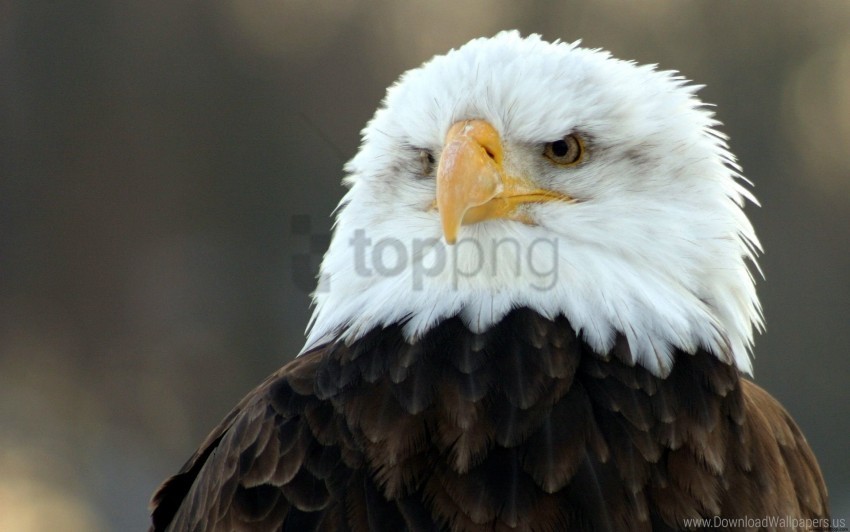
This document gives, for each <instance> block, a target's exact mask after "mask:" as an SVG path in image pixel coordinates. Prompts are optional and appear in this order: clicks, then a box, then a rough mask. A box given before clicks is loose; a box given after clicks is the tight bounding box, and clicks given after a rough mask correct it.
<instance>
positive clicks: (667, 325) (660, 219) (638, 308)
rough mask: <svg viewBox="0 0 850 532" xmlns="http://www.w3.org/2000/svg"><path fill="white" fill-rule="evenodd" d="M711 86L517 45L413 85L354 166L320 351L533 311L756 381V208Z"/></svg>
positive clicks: (386, 107)
mask: <svg viewBox="0 0 850 532" xmlns="http://www.w3.org/2000/svg"><path fill="white" fill-rule="evenodd" d="M698 89H699V87H698V86H694V85H691V84H689V82H688V81H686V80H685V79H683V78H682V77H680V76H679V75H677V74H676V73H674V72H669V71H658V70H656V68H655V67H654V66H651V65H650V66H640V65H637V64H635V63H633V62H629V61H621V60H617V59H614V58H612V57H611V56H610V54H608V53H607V52H603V51H600V50H589V49H586V48H581V47H579V46H578V43H573V44H567V43H562V42H552V43H550V42H546V41H544V40H542V39H541V38H540V36H538V35H531V36H528V37H525V38H523V37H521V36H520V35H519V34H518V33H517V32H514V31H511V32H503V33H500V34H498V35H496V36H495V37H492V38H482V39H475V40H473V41H471V42H469V43H467V44H466V45H464V46H462V47H460V48H458V49H456V50H452V51H450V52H448V53H447V54H445V55H442V56H438V57H435V58H434V59H432V60H430V61H428V62H427V63H425V64H424V65H422V66H421V67H419V68H416V69H413V70H410V71H408V72H407V73H405V74H404V75H402V76H401V78H400V79H399V81H398V82H397V83H396V84H395V85H393V86H392V87H390V88H389V89H388V91H387V95H386V97H385V99H384V101H383V104H382V106H381V107H380V108H379V109H378V111H377V112H376V113H375V116H374V117H373V118H372V120H371V121H370V122H369V123H368V125H367V126H366V128H365V129H364V130H363V142H362V145H361V147H360V150H359V152H358V153H357V155H356V156H355V157H354V158H353V159H352V160H351V161H350V162H348V163H347V165H346V167H345V170H346V172H347V174H348V175H347V177H346V178H345V183H346V185H347V186H348V187H349V190H348V192H347V194H346V195H345V197H344V198H343V200H342V202H341V204H340V207H339V209H338V211H337V221H336V226H335V231H334V236H333V239H332V241H331V245H330V248H329V249H328V251H327V254H326V255H325V258H324V260H323V262H322V266H321V272H320V281H319V286H318V289H317V290H316V292H315V294H314V303H315V310H314V315H313V318H312V320H311V325H310V333H309V338H308V341H307V347H311V346H314V345H317V344H319V343H322V342H323V341H328V340H329V339H332V338H337V337H340V338H342V339H343V340H344V341H352V340H354V339H356V338H358V337H359V336H361V335H363V334H365V333H366V332H368V331H369V330H371V329H373V328H375V327H381V326H388V325H391V324H395V323H403V324H404V332H405V335H406V337H407V338H408V339H409V340H411V341H413V340H415V339H416V338H418V337H420V336H421V335H422V334H423V333H424V332H426V331H428V330H429V329H430V328H431V327H433V326H434V325H436V324H438V323H439V322H440V321H442V320H444V319H446V318H449V317H453V316H459V317H461V318H462V319H463V321H464V323H465V324H466V326H467V327H468V328H469V329H470V330H471V331H473V332H482V331H484V330H486V329H487V328H488V327H489V326H491V325H493V324H494V323H496V322H498V321H499V320H500V319H501V318H502V317H503V316H505V315H506V314H507V313H508V312H509V311H510V310H512V309H514V308H518V307H527V308H530V309H532V310H534V311H536V312H538V313H540V314H541V315H543V316H546V317H550V318H554V317H556V316H558V315H564V316H565V317H566V318H567V319H568V320H569V322H570V323H571V325H572V326H573V328H574V329H575V330H576V332H577V333H578V334H579V335H580V336H581V337H582V338H583V339H584V340H585V341H586V342H587V344H588V345H589V346H590V347H591V348H592V349H594V350H595V351H596V352H597V353H600V354H602V355H604V354H605V353H607V352H609V351H610V350H611V348H612V346H613V345H614V343H615V341H616V339H617V338H618V337H621V338H624V339H625V340H626V342H627V346H628V355H627V356H628V357H630V358H631V362H632V363H636V364H640V365H642V366H643V367H645V368H647V369H648V370H650V371H651V372H652V373H654V374H656V375H661V376H664V375H666V374H667V373H668V372H669V371H670V369H671V367H672V364H673V358H674V355H675V353H677V352H685V353H693V352H695V351H696V350H698V349H701V348H702V349H707V350H709V351H710V352H712V353H713V354H715V355H716V356H717V357H719V358H721V359H722V360H724V361H726V362H728V363H734V364H736V365H737V366H738V368H739V369H741V370H742V371H744V372H750V371H751V363H750V356H749V350H750V346H751V344H752V337H753V330H754V329H757V328H760V327H761V310H760V306H759V302H758V299H757V296H756V293H755V287H754V282H753V276H752V275H751V272H750V270H749V267H748V264H753V265H754V264H755V260H754V255H755V254H756V253H757V252H758V251H759V250H760V247H759V243H758V240H757V238H756V236H755V234H754V232H753V228H752V225H751V224H750V222H749V220H748V219H747V218H746V216H745V215H744V213H743V211H742V206H743V203H744V202H745V200H747V199H749V200H750V201H753V202H754V201H755V200H754V198H753V197H752V195H751V194H750V193H749V192H748V191H747V190H746V189H745V188H744V187H743V186H742V180H743V178H742V176H741V175H740V173H739V172H740V168H739V167H738V166H737V164H736V163H735V159H734V157H733V155H732V154H731V153H730V152H729V151H728V149H727V144H726V142H725V136H724V135H723V134H722V133H719V132H718V131H717V130H716V129H715V128H716V126H717V125H718V122H717V120H715V119H714V118H713V113H711V112H710V111H709V110H707V109H706V106H705V105H704V104H703V103H702V102H701V101H700V100H699V99H698V98H697V97H696V96H695V93H696V91H697V90H698ZM305 349H306V348H305Z"/></svg>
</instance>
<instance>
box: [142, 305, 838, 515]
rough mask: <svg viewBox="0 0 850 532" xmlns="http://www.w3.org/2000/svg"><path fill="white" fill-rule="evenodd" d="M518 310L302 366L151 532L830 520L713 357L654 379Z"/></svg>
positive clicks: (791, 443) (189, 476)
mask: <svg viewBox="0 0 850 532" xmlns="http://www.w3.org/2000/svg"><path fill="white" fill-rule="evenodd" d="M627 355H628V345H626V344H625V340H624V339H623V338H619V339H618V342H617V345H616V346H615V348H614V349H613V350H612V352H611V353H609V354H607V355H605V356H600V355H598V354H596V353H593V352H592V351H591V350H590V349H589V348H588V346H587V345H586V344H585V343H584V342H582V341H581V340H580V338H578V337H577V336H576V334H575V332H574V331H573V329H572V328H571V326H570V324H569V323H568V322H567V321H566V320H565V319H564V318H558V319H556V320H548V319H544V318H542V317H541V316H539V315H537V314H535V313H533V312H531V311H529V310H524V309H519V310H516V311H514V312H512V313H511V314H509V315H508V316H507V317H506V318H505V319H504V320H503V321H502V322H501V323H500V324H498V325H497V326H495V327H493V328H492V329H491V330H490V331H488V332H486V333H483V334H474V333H471V332H470V331H469V330H467V329H466V328H465V327H464V326H463V325H462V323H461V322H460V320H458V319H450V320H447V321H445V322H444V323H443V324H441V325H440V326H438V327H436V328H435V329H434V330H432V331H431V332H430V333H428V334H427V335H426V336H425V337H424V338H422V339H421V340H420V341H419V342H417V343H416V344H414V345H410V344H407V343H406V342H405V341H404V339H403V336H402V334H401V327H400V326H393V327H387V328H384V329H376V330H374V331H372V332H370V333H368V334H367V335H366V336H364V337H363V338H362V339H360V340H358V341H357V342H354V343H353V344H351V345H350V346H347V345H345V344H342V343H339V344H334V345H331V346H327V347H323V348H320V349H317V350H315V351H313V352H310V353H307V354H305V355H302V356H301V357H299V358H297V359H296V360H295V361H293V362H291V363H290V364H288V365H287V366H285V367H284V368H282V369H281V370H280V371H278V372H277V373H275V374H274V375H272V376H271V377H270V378H269V379H267V380H266V381H265V382H264V383H263V384H261V385H260V386H259V387H258V388H257V389H255V390H254V391H253V392H252V393H251V394H249V395H248V397H246V398H245V399H244V400H243V401H242V402H241V403H240V404H239V405H238V406H237V407H236V409H235V410H234V411H233V412H232V413H231V414H230V415H229V416H228V417H227V418H226V419H225V421H224V422H223V423H222V424H221V425H220V426H219V427H218V428H217V429H216V430H214V431H213V432H212V433H211V434H210V436H209V437H208V438H207V440H206V442H205V443H204V445H202V446H201V449H200V450H199V451H198V452H197V453H196V454H195V455H194V456H193V457H192V458H191V459H190V460H189V461H188V462H187V463H186V465H185V466H184V468H183V469H182V470H181V472H180V473H178V474H177V475H175V476H174V477H172V478H171V479H169V480H168V481H167V482H166V483H165V484H164V485H163V486H162V488H160V490H159V491H158V492H157V494H156V495H155V497H154V500H153V506H154V509H153V522H154V527H153V530H180V531H183V530H297V531H302V530H331V531H333V530H350V531H365V530H392V531H401V530H411V531H419V530H457V531H476V530H482V531H483V530H529V531H531V530H534V531H560V530H611V529H614V530H625V529H630V530H676V529H681V528H685V527H686V523H685V521H684V519H687V518H700V517H702V518H705V517H709V518H710V517H712V516H715V515H719V516H722V517H725V518H735V517H743V516H748V517H760V516H763V517H768V516H796V517H822V516H825V515H826V513H827V507H826V506H827V498H826V489H825V487H824V483H823V479H822V477H821V474H820V471H819V470H818V466H817V462H816V461H815V458H814V456H813V455H812V452H811V450H810V449H809V447H808V444H807V443H806V441H805V438H804V437H803V436H802V434H801V433H800V431H799V429H798V428H797V426H796V425H795V424H794V422H793V421H792V420H791V419H790V417H789V416H788V414H787V413H786V412H785V411H784V410H783V409H782V407H781V406H779V404H778V403H777V402H776V401H775V400H774V399H772V398H771V397H770V396H769V395H768V394H767V393H765V392H764V391H763V390H761V389H760V388H758V387H757V386H755V385H754V384H752V383H750V382H749V381H746V380H743V379H741V378H739V374H738V372H737V370H736V369H735V368H734V367H733V366H729V365H727V364H725V363H723V362H721V361H720V360H718V359H717V358H716V357H714V356H713V355H711V354H709V353H706V352H702V351H700V352H698V353H696V354H694V355H688V354H685V353H679V354H678V357H677V359H676V364H675V365H674V367H673V370H672V372H671V373H670V375H669V376H667V377H666V378H658V377H655V376H653V375H652V374H650V373H649V372H647V371H646V370H644V369H642V368H640V367H635V366H631V365H629V363H628V360H629V357H628V356H627Z"/></svg>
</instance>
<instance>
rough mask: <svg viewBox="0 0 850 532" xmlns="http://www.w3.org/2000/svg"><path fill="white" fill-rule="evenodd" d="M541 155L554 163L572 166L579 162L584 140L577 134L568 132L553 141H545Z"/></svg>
mask: <svg viewBox="0 0 850 532" xmlns="http://www.w3.org/2000/svg"><path fill="white" fill-rule="evenodd" d="M543 155H545V156H546V158H547V159H549V160H550V161H552V162H553V163H555V164H559V165H561V166H572V165H574V164H578V163H580V162H581V160H582V158H583V157H584V142H582V140H581V139H580V138H579V137H578V136H576V135H573V134H570V135H567V136H565V137H564V138H562V139H560V140H556V141H555V142H547V143H546V146H545V147H544V148H543Z"/></svg>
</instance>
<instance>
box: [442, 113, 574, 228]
mask: <svg viewBox="0 0 850 532" xmlns="http://www.w3.org/2000/svg"><path fill="white" fill-rule="evenodd" d="M503 162H504V150H503V149H502V141H501V139H500V138H499V134H498V133H497V132H496V129H495V128H493V126H492V125H490V124H489V123H488V122H486V121H484V120H463V121H460V122H456V123H455V124H454V125H452V127H451V128H449V132H448V134H446V142H445V145H444V147H443V153H442V155H441V156H440V164H439V166H438V167H437V201H436V204H437V209H438V210H439V212H440V220H441V221H442V224H443V235H444V236H445V238H446V242H447V243H449V244H454V243H455V242H457V234H458V232H459V231H460V226H461V225H470V224H474V223H478V222H483V221H484V220H492V219H494V218H503V219H508V220H516V221H520V222H523V223H528V224H530V223H532V222H531V219H530V218H529V217H528V216H527V215H526V214H525V213H524V212H523V209H521V208H520V207H522V206H523V205H525V204H528V203H543V202H547V201H555V200H560V201H567V202H570V201H572V198H570V197H569V196H567V195H565V194H562V193H560V192H555V191H552V190H544V189H540V188H536V187H535V186H534V185H533V183H531V182H530V181H529V180H528V179H523V178H520V177H515V176H510V175H508V174H507V173H506V172H505V169H504V167H503V166H502V165H503Z"/></svg>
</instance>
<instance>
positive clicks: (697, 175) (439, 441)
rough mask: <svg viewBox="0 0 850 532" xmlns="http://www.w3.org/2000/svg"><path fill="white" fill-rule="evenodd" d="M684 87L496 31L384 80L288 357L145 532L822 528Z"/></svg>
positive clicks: (197, 457) (743, 195)
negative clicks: (301, 337)
mask: <svg viewBox="0 0 850 532" xmlns="http://www.w3.org/2000/svg"><path fill="white" fill-rule="evenodd" d="M697 89H698V87H695V86H693V85H691V84H689V82H687V81H686V80H684V79H683V78H681V77H679V76H678V75H677V74H675V73H672V72H661V71H658V70H656V69H655V68H654V67H653V66H639V65H636V64H635V63H633V62H626V61H620V60H616V59H614V58H612V57H611V56H610V55H609V54H608V53H605V52H603V51H599V50H589V49H584V48H581V47H579V46H578V45H577V44H567V43H561V42H554V43H550V42H546V41H544V40H542V39H541V38H540V37H539V36H537V35H532V36H529V37H525V38H523V37H521V36H520V35H519V34H518V33H516V32H503V33H500V34H498V35H496V36H495V37H492V38H482V39H476V40H473V41H471V42H469V43H467V44H466V45H464V46H462V47H461V48H458V49H456V50H452V51H450V52H448V53H447V54H446V55H443V56H438V57H435V58H434V59H432V60H431V61H429V62H427V63H425V64H424V65H423V66H421V67H420V68H417V69H414V70H411V71H409V72H407V73H406V74H404V75H403V76H402V77H401V79H400V80H399V81H398V83H396V84H395V85H393V86H392V87H391V88H390V89H389V90H388V91H387V95H386V98H385V99H384V101H383V104H382V106H381V107H380V108H379V109H378V111H377V112H376V113H375V116H374V118H373V119H372V120H371V121H370V122H369V123H368V125H367V126H366V128H365V129H364V130H363V142H362V145H361V147H360V150H359V152H358V153H357V155H356V156H355V157H354V158H353V159H352V160H351V161H350V162H349V163H348V164H347V165H346V167H345V170H346V172H347V177H346V178H345V184H346V185H347V186H348V187H349V190H348V192H347V193H346V195H345V197H344V198H343V199H342V202H341V204H340V207H339V209H338V212H337V221H336V226H335V232H334V236H333V238H332V241H331V244H330V247H329V249H328V251H327V253H326V255H325V257H324V260H323V262H322V266H321V272H320V281H319V289H318V290H317V291H316V292H315V295H314V303H315V311H314V314H313V317H312V320H311V323H310V326H309V334H308V338H307V342H306V346H305V347H304V349H303V351H302V352H301V353H300V354H299V356H297V357H296V358H295V359H294V360H293V361H292V362H291V363H289V364H287V365H285V366H284V367H283V368H281V369H280V370H279V371H277V372H276V373H274V374H273V375H271V376H270V377H269V378H268V379H267V380H266V381H265V382H263V383H262V384H260V385H259V386H258V387H257V388H256V389H254V390H253V391H252V392H251V393H249V394H248V395H247V396H246V397H245V398H244V399H243V400H242V402H240V403H239V404H238V405H237V406H236V408H235V409H234V410H233V411H232V412H231V413H230V414H229V415H228V416H227V417H226V418H225V419H224V421H223V422H222V423H221V424H220V425H219V426H218V427H217V428H215V429H214V430H213V431H212V433H211V434H210V435H209V437H208V438H207V439H206V441H204V443H203V444H202V445H201V447H200V448H199V449H198V451H197V452H196V453H195V454H194V455H193V456H192V457H191V458H190V459H189V461H188V462H187V463H186V464H185V466H183V469H182V470H181V471H180V472H179V473H177V474H176V475H175V476H173V477H171V478H170V479H168V480H167V481H166V482H165V483H164V484H163V485H162V486H161V487H160V488H159V490H158V491H157V492H156V494H155V495H154V498H153V501H152V518H153V527H152V530H172V531H183V530H228V531H230V530H287V531H305V530H322V531H326V530H339V531H366V530H387V531H401V530H410V531H420V530H453V531H484V530H529V531H531V530H534V531H560V530H678V529H693V528H699V527H705V526H720V527H723V528H747V527H756V528H759V527H765V528H770V527H772V526H779V527H781V526H783V525H782V523H783V522H779V521H770V522H768V521H755V520H759V519H765V520H766V519H782V518H784V519H786V520H789V521H785V523H790V524H788V525H787V526H790V527H807V526H814V527H817V526H823V524H824V523H825V522H826V521H825V519H826V518H827V511H828V510H827V493H826V488H825V486H824V481H823V478H822V476H821V473H820V470H819V468H818V464H817V462H816V460H815V457H814V455H813V453H812V451H811V449H810V447H809V445H808V443H807V442H806V439H805V437H804V436H803V434H802V433H801V432H800V429H799V428H798V427H797V425H796V424H795V423H794V421H793V420H792V419H791V417H790V416H789V415H788V413H787V412H786V411H785V410H784V409H783V408H782V406H780V405H779V403H778V402H777V401H776V400H775V399H773V398H772V397H771V396H770V395H768V394H767V393H766V392H765V391H764V390H762V389H761V388H759V387H758V386H756V385H755V384H753V383H752V382H751V381H750V380H748V379H747V377H746V376H747V375H749V374H751V361H750V349H751V345H752V341H753V334H754V330H758V329H759V328H761V326H762V318H761V309H760V305H759V302H758V299H757V296H756V292H755V288H754V281H753V276H752V274H751V271H750V268H752V267H755V255H757V254H758V252H759V251H760V245H759V242H758V240H757V238H756V236H755V234H754V231H753V227H752V226H751V224H750V222H749V220H748V219H747V217H746V216H745V215H744V213H743V211H742V207H743V204H744V203H745V202H746V201H753V202H754V201H755V199H754V198H753V196H752V195H751V193H750V192H749V191H748V189H747V187H746V186H744V184H745V182H743V177H742V176H741V175H740V168H739V167H738V166H737V164H736V163H735V159H734V157H733V155H732V154H731V153H730V152H729V151H728V148H727V144H726V142H725V137H724V135H723V134H722V133H719V132H718V131H717V129H716V127H717V126H718V122H717V121H716V120H715V119H714V118H713V115H712V113H711V112H709V111H708V110H706V108H705V106H704V104H703V103H701V102H700V100H699V99H697V97H696V96H695V92H696V91H697ZM742 183H744V184H742ZM748 520H749V521H748ZM770 523H774V524H770ZM775 523H779V524H775Z"/></svg>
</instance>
